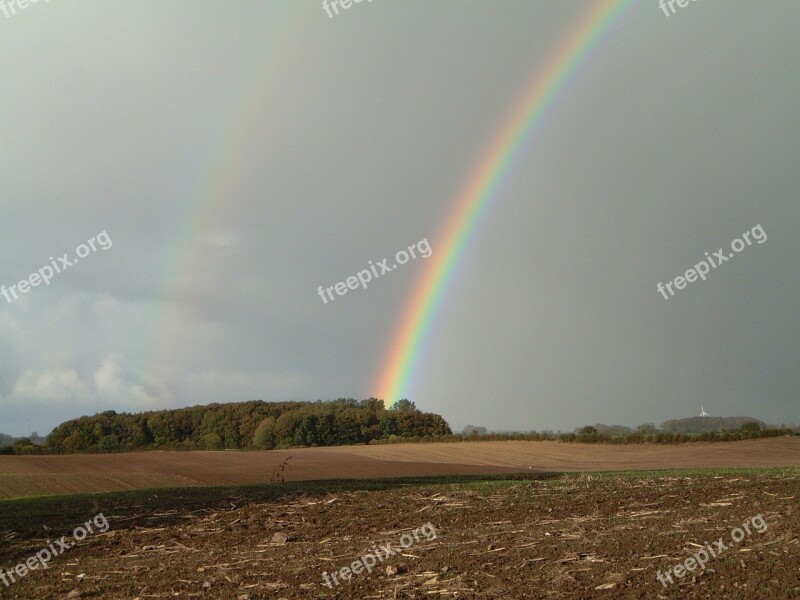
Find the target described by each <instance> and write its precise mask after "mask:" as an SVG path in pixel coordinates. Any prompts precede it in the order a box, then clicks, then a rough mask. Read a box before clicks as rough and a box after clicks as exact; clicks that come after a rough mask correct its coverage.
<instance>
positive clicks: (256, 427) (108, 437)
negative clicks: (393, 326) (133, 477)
mask: <svg viewBox="0 0 800 600" xmlns="http://www.w3.org/2000/svg"><path fill="white" fill-rule="evenodd" d="M451 433H452V432H451V430H450V426H449V425H448V424H447V422H446V421H445V420H444V419H443V418H442V417H441V416H440V415H437V414H434V413H425V412H421V411H419V410H417V408H416V406H415V405H414V403H413V402H409V401H408V400H400V401H398V402H396V403H395V404H394V405H393V406H392V407H391V408H389V409H386V408H385V407H384V403H383V400H379V399H377V398H369V399H367V400H363V401H360V402H359V401H357V400H355V399H353V398H340V399H338V400H334V401H331V402H322V401H317V402H262V401H260V400H257V401H250V402H238V403H231V404H210V405H206V406H194V407H190V408H180V409H174V410H161V411H155V412H146V413H138V414H129V413H116V412H114V411H107V412H103V413H100V414H97V415H94V416H90V417H81V418H79V419H73V420H71V421H66V422H65V423H62V424H61V425H59V426H58V427H56V428H55V429H54V430H53V432H52V433H51V434H50V435H49V436H47V443H46V451H47V452H51V453H58V454H68V453H76V452H82V453H92V452H129V451H134V450H155V449H164V450H245V449H265V450H270V449H273V448H295V447H303V446H339V445H347V444H368V443H370V442H373V441H376V440H391V439H399V438H404V439H405V438H408V439H412V438H413V439H426V438H427V439H430V438H433V437H440V436H446V435H450V434H451Z"/></svg>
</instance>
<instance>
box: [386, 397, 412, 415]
mask: <svg viewBox="0 0 800 600" xmlns="http://www.w3.org/2000/svg"><path fill="white" fill-rule="evenodd" d="M389 410H391V411H394V412H415V411H417V406H416V404H414V403H413V402H409V401H408V399H406V398H403V399H402V400H398V401H397V402H395V403H394V404H392V405H391V406H390V407H389Z"/></svg>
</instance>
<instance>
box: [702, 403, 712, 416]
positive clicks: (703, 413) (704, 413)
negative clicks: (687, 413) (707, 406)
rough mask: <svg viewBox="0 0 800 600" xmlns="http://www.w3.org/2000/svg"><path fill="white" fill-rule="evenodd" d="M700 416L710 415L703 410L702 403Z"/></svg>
mask: <svg viewBox="0 0 800 600" xmlns="http://www.w3.org/2000/svg"><path fill="white" fill-rule="evenodd" d="M700 416H701V417H710V416H711V415H710V414H708V413H707V412H706V411H705V410H703V405H702V404H701V405H700Z"/></svg>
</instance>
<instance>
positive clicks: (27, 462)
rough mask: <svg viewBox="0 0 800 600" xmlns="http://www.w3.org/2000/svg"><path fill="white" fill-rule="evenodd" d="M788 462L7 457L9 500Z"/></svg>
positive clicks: (400, 455) (283, 455)
mask: <svg viewBox="0 0 800 600" xmlns="http://www.w3.org/2000/svg"><path fill="white" fill-rule="evenodd" d="M290 457H291V458H290ZM287 459H288V463H286V464H285V467H284V468H283V470H281V465H282V464H284V462H285V461H286V460H287ZM789 466H800V437H784V438H772V439H765V440H747V441H741V442H725V443H702V442H697V443H686V444H679V445H674V446H663V445H630V446H609V445H600V444H563V443H558V442H513V441H512V442H465V443H457V444H398V445H385V446H343V447H336V448H300V449H296V450H273V451H268V452H267V451H265V452H138V453H131V454H96V455H67V456H0V498H20V497H27V496H44V495H55V494H77V493H90V492H110V491H123V490H135V489H149V488H163V487H173V488H174V487H195V486H225V485H243V484H258V483H270V482H271V481H276V480H279V479H283V480H285V481H306V480H318V479H344V478H353V479H371V478H381V477H420V476H431V475H475V474H500V473H511V472H519V471H529V470H533V471H571V472H575V471H578V472H583V471H625V470H651V469H678V468H680V469H695V468H721V467H789Z"/></svg>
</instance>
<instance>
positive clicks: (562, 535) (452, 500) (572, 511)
mask: <svg viewBox="0 0 800 600" xmlns="http://www.w3.org/2000/svg"><path fill="white" fill-rule="evenodd" d="M799 497H800V470H798V469H784V470H771V471H757V472H751V471H744V472H742V473H740V474H736V475H731V474H730V473H728V474H715V473H714V472H713V471H711V472H703V473H700V474H692V475H678V476H676V475H674V474H664V475H663V476H655V475H642V476H639V475H635V474H632V475H626V476H615V475H600V476H598V475H572V476H560V477H559V478H557V479H550V480H545V481H514V482H509V481H502V482H471V483H462V484H447V485H432V486H411V487H398V488H394V489H390V490H383V491H342V492H335V493H331V492H324V491H322V492H321V493H320V494H313V493H305V492H300V493H295V494H293V495H291V496H289V497H283V498H281V499H277V500H271V501H266V502H265V501H260V500H254V501H246V500H244V499H242V498H237V497H223V498H220V499H219V503H218V505H215V506H214V507H211V508H209V507H204V508H201V509H199V510H197V509H196V507H195V506H192V505H189V506H185V507H183V508H181V509H178V510H174V509H173V510H166V511H158V510H152V509H149V510H148V509H144V508H142V507H138V508H137V507H136V506H131V507H127V506H120V505H118V504H117V505H114V506H105V507H104V506H103V505H102V502H103V499H102V498H101V499H100V502H101V505H100V506H99V507H93V508H88V507H87V508H86V509H85V513H86V516H85V517H83V516H81V517H80V520H78V519H76V523H75V524H74V525H69V526H65V525H64V524H63V523H61V522H60V521H59V519H60V518H61V517H60V516H57V515H52V516H50V517H46V518H43V522H42V523H41V524H40V525H41V526H42V527H44V526H47V525H49V526H50V527H51V529H50V531H43V530H42V529H41V528H39V531H38V532H37V533H36V534H35V536H34V537H33V538H31V537H29V536H26V535H19V534H18V533H17V532H16V531H15V530H14V527H12V529H11V530H5V531H4V530H2V529H0V539H3V540H4V543H3V546H2V547H0V568H4V569H6V570H8V569H10V568H12V566H13V565H16V564H17V563H19V562H21V561H23V560H25V559H26V557H29V556H32V555H34V554H35V553H36V552H37V551H38V550H39V549H41V548H44V547H46V546H47V545H48V544H49V543H50V542H51V541H52V540H53V539H58V537H59V536H61V535H66V536H67V537H66V539H67V540H68V541H69V540H71V539H72V538H71V534H70V531H71V530H72V528H73V527H75V526H77V525H78V524H79V523H80V521H81V520H88V519H90V518H91V517H92V516H93V515H94V514H95V513H94V511H96V510H97V509H98V508H99V509H100V510H103V511H104V514H105V516H106V517H107V518H108V520H109V522H110V530H109V531H108V532H107V533H103V534H95V535H90V536H88V537H87V538H86V539H85V540H84V541H82V542H80V543H78V544H77V545H75V546H74V547H72V548H70V549H68V550H66V551H65V552H64V554H63V555H61V556H58V557H57V558H55V559H54V560H53V561H52V562H51V564H50V568H49V569H47V570H42V569H37V570H35V571H32V572H30V573H29V574H28V575H26V576H25V577H24V578H22V579H21V580H20V581H18V582H16V583H14V584H13V585H12V586H11V587H10V588H7V589H3V588H2V584H0V596H1V597H3V598H13V599H32V598H36V599H43V600H48V599H63V598H82V599H87V600H88V599H105V598H111V599H114V600H134V599H138V600H146V599H156V598H201V599H209V600H210V599H227V600H230V599H235V600H264V599H276V600H280V599H285V600H295V599H322V598H348V599H349V598H352V599H358V600H363V599H374V600H379V599H389V598H394V599H396V598H403V599H406V598H416V599H423V598H426V599H427V598H452V599H467V598H481V599H484V598H486V599H489V598H491V599H502V600H516V599H525V598H542V599H544V598H548V599H550V598H559V599H561V598H569V599H593V598H605V599H617V598H626V599H627V598H631V599H632V598H677V597H681V598H715V599H716V598H725V599H765V600H766V599H769V600H777V599H784V598H797V597H800V541H799V536H800V510H799V509H798V506H799V504H798V498H799ZM89 511H92V512H89ZM131 511H138V514H137V513H136V512H134V513H133V515H134V516H131ZM757 515H761V517H762V518H763V522H764V523H765V524H766V528H763V526H757V525H755V523H753V527H752V528H751V532H750V534H749V535H747V536H745V537H744V539H742V540H739V541H738V542H736V543H734V542H732V541H731V535H732V532H733V531H734V528H736V527H739V526H741V525H742V524H743V523H745V522H748V523H752V521H751V518H752V517H755V516H757ZM427 523H430V524H431V525H432V526H433V528H434V529H435V533H436V538H435V539H432V538H431V539H428V538H426V537H425V536H419V541H418V542H416V543H413V544H411V545H410V546H409V547H408V548H407V549H405V550H403V551H402V553H400V554H398V555H395V556H393V557H391V558H388V559H387V560H386V562H384V563H379V566H380V568H377V569H375V570H374V571H373V572H372V573H368V572H362V573H360V574H358V575H356V576H354V577H353V578H352V579H351V580H350V582H349V583H348V582H342V583H341V584H340V585H339V586H335V585H333V584H332V585H333V589H329V588H328V587H326V586H325V585H324V583H323V579H322V575H323V572H325V571H327V572H329V573H330V572H335V571H339V569H341V568H342V567H345V566H347V565H350V564H351V563H353V561H355V560H357V559H358V558H359V557H361V556H363V555H365V554H367V553H368V552H370V551H371V549H372V548H373V547H374V545H375V544H381V545H383V544H386V543H391V544H392V548H393V549H394V550H399V543H400V540H401V536H402V535H403V534H404V533H406V532H409V531H410V530H412V529H414V528H417V527H421V526H424V525H426V524H427ZM16 527H23V524H21V523H20V524H18V525H17V526H16ZM758 530H760V531H758ZM276 533H282V534H285V536H287V539H286V541H283V540H276V541H274V542H273V540H275V539H276V538H274V537H273V536H275V534H276ZM409 539H410V538H409ZM718 539H719V540H721V541H722V542H723V543H724V544H725V545H726V546H727V549H725V550H724V551H723V552H721V553H720V555H719V556H718V557H715V558H710V559H709V561H708V564H707V565H706V569H705V570H704V571H700V570H699V569H695V571H694V572H692V573H689V574H688V575H685V576H684V577H683V578H678V577H677V575H672V578H673V580H674V583H672V584H670V585H669V586H668V587H664V586H662V584H661V583H659V582H658V580H657V578H656V575H657V572H658V571H659V570H661V571H662V572H663V571H667V570H668V569H671V568H672V567H674V566H675V565H677V564H679V563H682V562H683V561H685V560H686V559H687V558H690V557H691V556H692V555H693V554H694V553H696V552H698V548H699V547H701V546H703V545H705V543H706V541H708V542H710V543H714V541H715V540H718ZM407 541H408V540H407ZM387 565H390V566H392V567H395V568H397V572H395V571H394V570H392V571H390V572H387V569H386V566H387Z"/></svg>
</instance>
